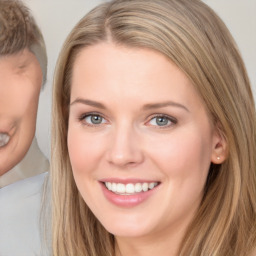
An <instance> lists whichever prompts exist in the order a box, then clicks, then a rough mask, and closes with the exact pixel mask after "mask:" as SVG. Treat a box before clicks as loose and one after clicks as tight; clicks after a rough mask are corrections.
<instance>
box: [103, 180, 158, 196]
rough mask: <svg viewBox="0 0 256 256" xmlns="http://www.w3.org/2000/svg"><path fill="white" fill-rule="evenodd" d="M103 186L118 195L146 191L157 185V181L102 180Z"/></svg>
mask: <svg viewBox="0 0 256 256" xmlns="http://www.w3.org/2000/svg"><path fill="white" fill-rule="evenodd" d="M103 184H104V185H105V187H106V188H107V189H108V190H109V191H111V192H113V193H115V194H118V195H134V194H137V193H141V192H147V191H149V190H152V189H154V188H155V187H156V186H158V185H159V184H160V183H159V182H149V183H148V182H143V183H139V182H138V183H128V184H123V183H115V182H103Z"/></svg>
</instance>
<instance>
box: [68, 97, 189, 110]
mask: <svg viewBox="0 0 256 256" xmlns="http://www.w3.org/2000/svg"><path fill="white" fill-rule="evenodd" d="M78 103H80V104H84V105H88V106H92V107H96V108H100V109H106V106H105V105H104V104H102V103H99V102H97V101H93V100H88V99H82V98H77V99H75V100H74V101H73V102H71V103H70V106H72V105H74V104H78ZM169 106H171V107H178V108H182V109H184V110H186V111H187V112H190V111H189V110H188V108H187V107H185V106H184V105H182V104H180V103H177V102H174V101H166V102H160V103H148V104H145V105H144V106H143V107H142V109H143V110H150V109H157V108H164V107H169Z"/></svg>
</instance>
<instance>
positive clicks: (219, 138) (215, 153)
mask: <svg viewBox="0 0 256 256" xmlns="http://www.w3.org/2000/svg"><path fill="white" fill-rule="evenodd" d="M227 155H228V145H227V139H226V136H225V134H224V132H223V130H222V129H221V128H220V125H219V124H217V125H216V126H215V131H214V134H213V149H212V158H211V160H212V163H214V164H222V163H223V162H224V161H225V160H226V158H227Z"/></svg>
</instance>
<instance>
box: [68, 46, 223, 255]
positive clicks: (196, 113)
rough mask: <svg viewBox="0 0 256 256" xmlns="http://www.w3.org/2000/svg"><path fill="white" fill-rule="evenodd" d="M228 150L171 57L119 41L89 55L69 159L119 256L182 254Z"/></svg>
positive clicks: (78, 88)
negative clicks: (211, 174) (210, 177)
mask: <svg viewBox="0 0 256 256" xmlns="http://www.w3.org/2000/svg"><path fill="white" fill-rule="evenodd" d="M223 145H224V143H223V141H222V138H221V136H219V134H218V132H217V131H216V129H215V127H214V126H213V125H212V123H211V121H210V119H209V117H208V115H207V113H206V110H205V107H204V104H203V102H202V100H201V98H200V97H199V95H198V94H197V92H196V91H195V89H194V87H193V85H192V84H191V82H190V81H189V80H188V79H187V77H186V76H185V75H184V73H183V72H181V71H180V70H179V69H178V68H177V67H176V66H175V65H174V64H173V63H172V62H170V61H169V60H167V58H165V57H164V56H163V55H161V54H159V53H156V52H154V51H152V50H148V49H132V48H126V47H122V46H116V45H114V44H113V43H101V44H97V45H94V46H90V47H88V48H85V49H83V50H81V52H80V54H79V55H78V57H77V59H76V61H75V63H74V67H73V75H72V83H71V97H70V114H69V127H68V149H69V154H70V161H71V165H72V170H73V174H74V178H75V181H76V184H77V187H78V189H79V191H80V193H81V195H82V197H83V198H84V200H85V202H86V204H87V205H88V206H89V208H90V209H91V210H92V212H93V213H94V215H95V216H96V217H97V218H98V220H99V221H100V222H101V223H102V225H103V226H104V227H105V228H106V229H107V230H108V231H109V232H110V233H112V234H114V236H115V238H116V241H117V248H116V255H122V256H127V255H134V256H142V255H143V256H145V255H147V256H151V255H163V256H164V255H168V256H170V255H176V253H177V250H178V247H179V244H180V242H181V239H182V236H183V235H184V232H185V230H186V228H187V226H188V224H189V223H190V222H191V220H192V218H193V217H194V214H195V212H196V210H197V208H198V206H199V204H200V201H201V199H202V195H203V191H204V186H205V182H206V178H207V174H208V170H209V166H210V164H211V162H214V163H221V161H223V160H224V155H223V152H224V150H223V148H224V146H223ZM219 156H220V157H221V158H220V159H219ZM106 182H107V183H106ZM144 183H145V184H144ZM127 184H129V185H127ZM136 184H138V185H136ZM106 186H109V188H106ZM116 187H118V190H117V191H116ZM148 187H149V188H148ZM124 188H125V190H123V189H124ZM142 188H143V189H145V191H141V189H142ZM110 190H114V192H113V191H110Z"/></svg>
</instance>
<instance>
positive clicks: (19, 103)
mask: <svg viewBox="0 0 256 256" xmlns="http://www.w3.org/2000/svg"><path fill="white" fill-rule="evenodd" d="M41 84H42V72H41V68H40V65H39V63H38V61H37V59H36V57H35V55H34V54H33V53H31V52H30V51H29V50H28V49H25V50H23V51H21V52H19V53H17V54H13V55H6V56H0V176H1V175H2V174H4V173H6V172H7V171H9V170H10V169H11V168H13V167H14V166H15V165H16V164H18V163H19V162H20V161H21V160H22V159H23V157H24V156H25V154H26V153H27V151H28V149H29V147H30V145H31V142H32V140H33V137H34V135H35V128H36V115H37V107H38V100H39V94H40V88H41Z"/></svg>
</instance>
